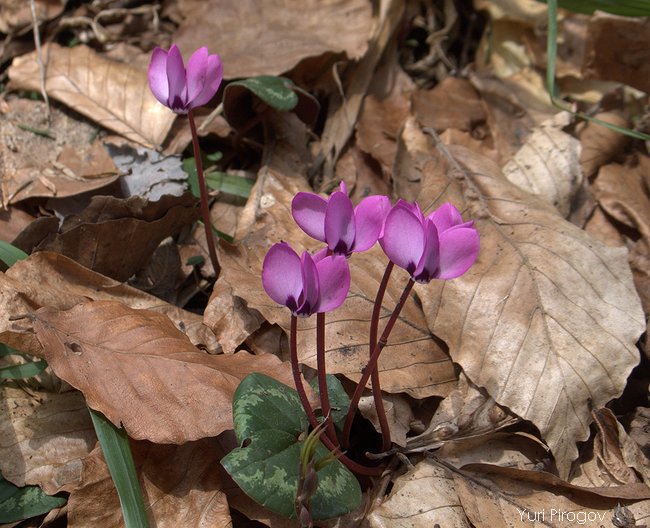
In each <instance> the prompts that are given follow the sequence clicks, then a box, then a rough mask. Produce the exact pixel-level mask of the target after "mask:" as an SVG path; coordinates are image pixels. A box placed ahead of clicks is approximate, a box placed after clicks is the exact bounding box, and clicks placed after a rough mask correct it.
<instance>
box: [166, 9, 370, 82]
mask: <svg viewBox="0 0 650 528" xmlns="http://www.w3.org/2000/svg"><path fill="white" fill-rule="evenodd" d="M180 9H181V11H182V13H183V15H184V16H185V22H183V23H182V24H181V26H180V28H179V29H178V31H177V32H176V35H175V36H174V42H175V43H176V44H177V45H178V46H179V47H180V48H181V50H182V51H183V52H184V53H191V51H192V50H195V49H196V48H198V47H199V46H204V45H205V44H206V42H209V43H210V49H211V50H212V48H214V50H215V51H218V52H219V55H220V56H221V59H222V60H223V63H224V64H226V69H225V75H226V78H228V79H234V78H239V77H253V76H256V75H280V74H282V73H284V72H287V71H289V70H291V69H292V68H293V67H294V66H295V65H296V64H298V63H299V62H300V61H301V60H303V59H305V58H307V57H316V56H318V55H322V54H323V53H327V52H334V53H338V52H341V51H344V52H345V53H346V54H347V55H348V57H349V58H350V59H358V58H360V57H361V56H362V55H363V54H364V52H365V51H366V47H367V40H368V36H369V34H370V29H371V26H372V10H371V6H370V4H368V3H367V2H365V1H364V0H334V1H331V2H319V1H317V0H309V1H308V2H305V1H304V0H269V1H267V2H264V3H262V4H258V3H256V2H254V1H253V0H245V1H239V2H234V3H233V2H230V1H228V0H209V1H205V0H198V1H197V0H183V1H182V2H181V6H180ZM213 13H219V16H213ZM197 20H202V21H203V23H202V24H196V21H197ZM242 20H246V24H245V25H243V26H242V23H241V21H242ZM288 28H291V32H290V33H287V30H288ZM288 34H290V35H291V36H290V38H287V35H288Z"/></svg>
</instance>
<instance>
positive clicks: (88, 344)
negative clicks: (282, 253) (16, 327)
mask: <svg viewBox="0 0 650 528" xmlns="http://www.w3.org/2000/svg"><path fill="white" fill-rule="evenodd" d="M33 319H34V322H33V325H34V330H35V332H36V336H37V338H38V339H39V341H40V342H41V343H42V345H43V349H44V352H45V357H46V359H47V361H48V364H49V365H50V367H52V370H54V372H55V373H56V375H57V376H59V377H60V378H61V379H64V380H65V381H67V382H68V383H70V385H72V386H73V387H75V388H77V389H79V390H80V391H81V392H83V393H84V396H85V397H86V401H87V402H88V405H89V406H90V407H92V408H93V409H96V410H99V411H100V412H102V413H103V414H104V415H105V416H106V417H107V418H108V419H109V420H110V421H111V422H113V423H114V424H116V425H120V424H122V425H123V426H124V428H125V429H126V431H127V433H128V434H129V436H131V437H132V438H135V439H138V440H141V439H147V440H151V441H153V442H156V443H176V444H180V443H184V442H187V441H191V440H196V439H199V438H205V437H210V436H216V435H218V434H219V433H221V432H222V431H224V430H226V429H231V428H232V398H233V395H234V392H235V389H236V388H237V386H238V385H239V382H240V381H241V380H242V379H243V378H244V377H245V376H246V375H248V374H250V373H251V372H263V373H265V374H267V375H270V376H274V377H276V378H279V379H280V381H282V382H284V383H287V384H289V383H292V378H291V374H290V369H289V367H288V365H287V364H283V363H282V362H281V361H280V360H279V359H278V358H277V357H276V356H272V355H263V356H253V355H251V354H248V353H246V352H242V353H239V354H235V355H227V356H226V355H210V354H206V353H204V352H200V351H199V350H198V349H197V348H196V347H195V346H194V345H192V343H191V342H190V340H189V339H188V338H187V336H186V335H185V334H184V333H182V332H181V331H180V330H178V329H177V328H176V327H175V326H174V324H173V323H172V322H171V321H170V320H169V318H167V317H166V316H164V315H161V314H158V313H156V312H153V311H150V310H134V309H132V308H129V307H128V306H125V305H123V304H120V303H118V302H115V301H94V302H87V303H85V304H79V305H77V306H75V307H73V308H71V309H70V310H67V311H60V310H57V309H53V308H41V309H40V310H38V311H37V312H36V314H35V315H34V316H33Z"/></svg>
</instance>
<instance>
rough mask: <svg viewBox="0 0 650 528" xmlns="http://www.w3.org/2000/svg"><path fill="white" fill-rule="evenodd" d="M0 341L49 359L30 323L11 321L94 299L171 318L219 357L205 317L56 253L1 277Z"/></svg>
mask: <svg viewBox="0 0 650 528" xmlns="http://www.w3.org/2000/svg"><path fill="white" fill-rule="evenodd" d="M0 299H1V300H2V302H0V342H2V343H6V344H8V345H10V346H12V347H13V348H15V349H17V350H21V351H23V352H27V353H30V354H34V355H37V356H39V357H43V353H42V349H41V345H40V344H39V342H38V340H37V339H36V337H35V336H34V335H33V332H31V329H30V325H29V324H28V323H26V321H25V320H22V321H10V320H9V319H10V317H11V316H14V315H19V314H27V313H31V312H33V311H34V310H35V309H38V308H41V307H42V306H50V307H52V308H58V309H60V310H66V309H68V308H72V307H73V306H74V305H76V304H79V303H81V302H85V301H87V300H88V299H93V300H114V301H116V300H119V301H121V302H122V303H124V304H127V305H129V306H131V307H132V308H140V309H142V308H146V309H149V310H154V311H156V312H159V313H161V314H164V315H166V316H167V317H169V319H171V320H172V321H173V322H174V324H175V325H176V326H177V327H178V328H180V329H182V330H183V331H184V332H185V333H186V335H187V336H188V338H190V340H191V341H192V343H194V344H195V345H197V346H202V347H204V348H207V349H208V350H210V351H211V352H216V351H217V350H218V348H219V344H218V343H217V341H216V339H215V337H214V334H213V333H212V332H211V331H210V330H209V329H208V328H207V327H206V326H205V325H203V321H202V317H201V316H200V315H197V314H194V313H192V312H187V311H185V310H182V309H181V308H178V307H177V306H174V305H171V304H168V303H166V302H164V301H161V300H160V299H158V298H157V297H154V296H153V295H149V294H147V293H144V292H142V291H140V290H137V289H135V288H133V287H131V286H128V285H127V284H123V283H120V282H118V281H115V280H113V279H109V278H108V277H105V276H104V275H100V274H99V273H95V272H94V271H90V270H89V269H87V268H84V267H83V266H81V265H80V264H78V263H76V262H75V261H73V260H70V259H69V258H66V257H64V256H62V255H59V254H56V253H47V252H39V253H35V254H33V255H30V256H29V257H28V258H27V259H25V260H22V261H20V262H17V263H16V264H14V265H13V266H12V267H11V268H9V269H8V270H7V272H6V273H4V274H0Z"/></svg>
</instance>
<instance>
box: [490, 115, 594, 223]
mask: <svg viewBox="0 0 650 528" xmlns="http://www.w3.org/2000/svg"><path fill="white" fill-rule="evenodd" d="M570 120H571V115H570V114H569V113H567V112H563V113H560V114H557V115H555V116H554V117H553V118H552V119H550V120H548V121H547V122H545V123H543V124H542V125H541V126H539V127H536V128H535V129H534V130H533V132H532V134H531V135H530V136H529V137H528V139H527V140H526V143H525V144H524V145H523V146H522V147H521V148H520V149H519V150H518V151H517V153H516V154H515V155H514V156H513V157H512V159H511V160H510V161H508V162H507V163H506V164H505V165H504V166H503V169H502V170H503V175H504V176H505V177H506V178H508V180H510V181H511V182H512V183H514V184H515V185H517V186H518V187H520V188H522V189H523V190H525V191H528V192H529V193H531V194H533V195H535V196H537V197H538V198H541V199H542V200H544V201H546V202H548V203H550V204H552V205H553V206H554V207H556V208H557V210H558V211H559V212H560V214H561V215H562V216H564V217H565V218H566V217H567V216H569V213H570V212H571V203H572V201H573V197H574V196H575V194H576V192H577V191H578V189H579V188H580V186H581V185H582V180H583V174H582V169H581V168H580V163H579V160H580V153H581V145H580V142H579V141H578V140H577V139H575V138H574V137H573V136H571V135H569V134H567V133H566V132H563V131H562V128H563V127H565V126H567V125H568V124H569V123H570Z"/></svg>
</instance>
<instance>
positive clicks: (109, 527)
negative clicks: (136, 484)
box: [68, 439, 232, 528]
mask: <svg viewBox="0 0 650 528" xmlns="http://www.w3.org/2000/svg"><path fill="white" fill-rule="evenodd" d="M131 449H132V450H133V458H134V461H135V466H136V469H137V471H138V475H139V477H140V485H141V487H142V495H143V499H144V502H145V508H146V511H147V515H148V517H149V520H150V523H151V526H156V527H157V528H178V527H190V526H192V527H201V528H203V527H205V528H207V527H210V528H230V527H232V521H231V519H230V513H229V511H228V502H227V500H226V496H225V494H224V493H223V491H222V489H223V481H222V478H221V476H220V474H219V471H218V466H219V458H218V456H217V445H216V442H215V440H214V439H204V440H199V441H196V442H189V443H187V444H184V445H180V446H176V445H156V444H150V443H148V442H132V443H131ZM68 526H69V528H97V527H99V526H100V527H101V528H120V527H123V526H124V521H123V520H122V513H121V508H120V501H119V498H118V496H117V492H116V490H115V485H114V484H113V480H112V479H111V475H110V473H109V472H108V467H107V466H106V462H105V461H104V458H103V456H102V451H101V449H100V448H99V446H98V447H97V448H96V449H95V450H94V451H93V452H92V453H91V454H90V456H88V457H87V458H86V459H85V460H84V461H83V474H82V482H81V485H80V486H79V487H78V488H77V489H76V490H75V491H73V492H72V493H71V495H70V499H69V502H68Z"/></svg>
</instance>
